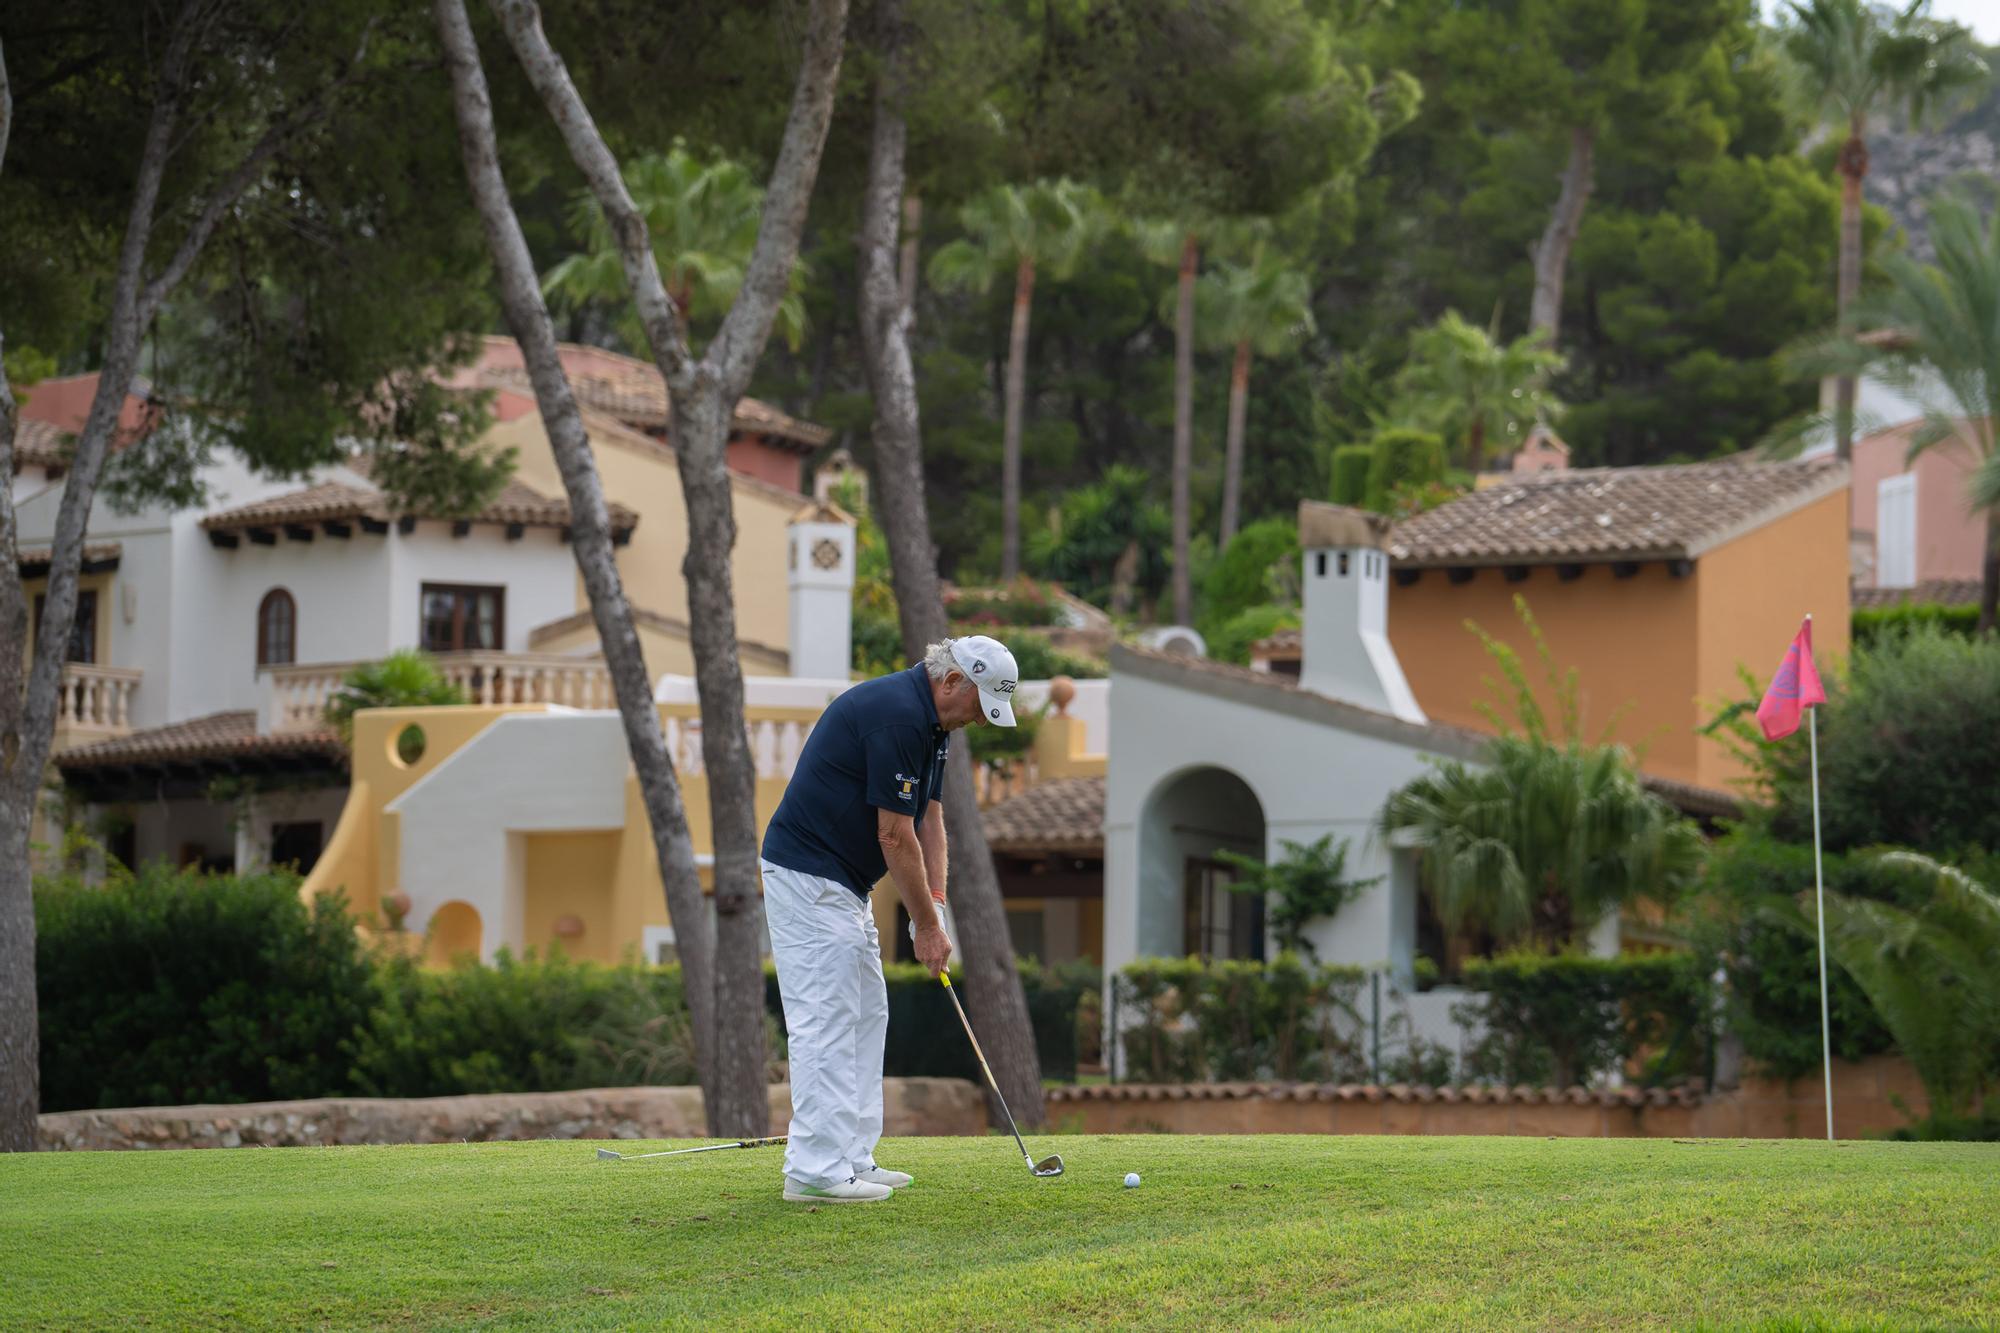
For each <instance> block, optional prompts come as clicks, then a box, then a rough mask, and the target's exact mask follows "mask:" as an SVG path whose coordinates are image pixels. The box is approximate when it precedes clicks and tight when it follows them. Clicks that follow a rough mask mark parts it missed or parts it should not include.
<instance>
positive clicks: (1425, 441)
mask: <svg viewBox="0 0 2000 1333" xmlns="http://www.w3.org/2000/svg"><path fill="white" fill-rule="evenodd" d="M1444 462H1445V459H1444V441H1443V440H1441V439H1439V438H1438V437H1437V436H1436V435H1433V434H1431V432H1429V431H1425V430H1413V429H1411V428H1409V427H1407V426H1392V427H1390V428H1389V429H1387V430H1384V431H1380V432H1378V433H1377V434H1376V436H1375V438H1374V440H1373V441H1372V442H1370V444H1369V458H1368V485H1367V489H1366V490H1365V491H1364V492H1363V496H1362V501H1363V503H1364V504H1366V505H1367V507H1368V508H1370V509H1375V510H1380V511H1383V512H1385V513H1386V512H1387V511H1388V508H1389V503H1390V498H1391V496H1393V495H1394V494H1395V492H1396V491H1397V490H1398V489H1399V488H1403V487H1409V486H1422V485H1424V484H1425V483H1427V482H1434V481H1442V480H1444Z"/></svg>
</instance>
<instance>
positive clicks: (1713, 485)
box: [1389, 458, 1848, 569]
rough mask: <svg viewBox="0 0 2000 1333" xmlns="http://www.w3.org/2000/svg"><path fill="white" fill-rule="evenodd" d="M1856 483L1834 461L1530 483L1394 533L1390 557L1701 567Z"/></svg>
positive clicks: (1563, 476)
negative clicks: (1720, 549)
mask: <svg viewBox="0 0 2000 1333" xmlns="http://www.w3.org/2000/svg"><path fill="white" fill-rule="evenodd" d="M1847 479H1848V473H1847V467H1846V465H1845V464H1843V463H1840V462H1837V461H1835V460H1833V459H1831V458H1814V459H1799V460H1794V461H1790V462H1783V463H1763V462H1752V461H1742V460H1738V459H1730V460H1724V461H1719V462H1709V463H1688V464H1682V465H1678V466H1672V467H1629V468H1579V469H1573V470H1564V471H1555V472H1541V473H1533V474H1526V475H1522V476H1519V477H1514V478H1510V479H1509V480H1507V481H1505V482H1503V483H1502V484H1500V485H1497V486H1491V487H1488V488H1487V489H1485V490H1482V491H1474V492H1473V493H1472V494H1470V495H1465V496H1461V497H1459V498H1458V499H1456V500H1453V501H1451V502H1450V503H1449V504H1444V505H1440V506H1439V507H1438V508H1436V509H1433V510H1431V511H1430V512H1429V513H1425V514H1419V515H1417V516H1416V517H1415V518H1411V519H1408V520H1406V521H1404V522H1402V523H1399V524H1397V525H1396V529H1395V532H1394V534H1393V535H1392V537H1391V539H1390V543H1389V553H1390V556H1391V558H1392V559H1393V560H1394V561H1395V563H1396V564H1397V565H1398V566H1399V567H1402V568H1406V569H1421V568H1425V567H1436V566H1443V565H1481V564H1484V565H1495V564H1537V563H1542V564H1549V563H1559V562H1569V561H1575V562H1588V561H1607V560H1675V559H1694V558H1695V557H1697V556H1699V555H1700V554H1701V553H1702V552H1704V551H1706V550H1709V549H1711V548H1713V547H1715V546H1718V545H1720V544H1721V543H1723V542H1726V541H1729V540H1730V539H1732V538H1734V537H1738V536H1741V535H1742V534H1744V533H1746V532H1750V531H1752V530H1754V529H1756V528H1759V527H1762V526H1763V525H1764V524H1766V523H1769V522H1771V521H1773V520H1774V519H1778V518H1781V517H1783V516H1784V515H1786V514H1788V513H1791V512H1792V511H1793V510H1795V509H1798V508H1800V507H1802V506H1804V505H1806V504H1809V503H1811V502H1812V501H1814V500H1817V499H1820V498H1821V497H1822V496H1825V495H1830V494H1832V493H1833V492H1835V491H1837V490H1839V489H1840V488H1841V487H1842V486H1845V485H1846V484H1847Z"/></svg>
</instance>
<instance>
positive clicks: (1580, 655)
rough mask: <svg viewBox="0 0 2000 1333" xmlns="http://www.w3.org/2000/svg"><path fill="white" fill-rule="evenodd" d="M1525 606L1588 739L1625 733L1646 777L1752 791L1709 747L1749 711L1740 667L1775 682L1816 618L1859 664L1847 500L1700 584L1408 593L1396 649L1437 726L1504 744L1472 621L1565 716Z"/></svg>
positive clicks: (1501, 586)
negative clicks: (1742, 708)
mask: <svg viewBox="0 0 2000 1333" xmlns="http://www.w3.org/2000/svg"><path fill="white" fill-rule="evenodd" d="M1516 594H1519V595H1521V596H1523V597H1525V598H1526V599H1527V602H1528V608H1529V610H1531V611H1532V612H1533V613H1534V615H1535V618H1536V620H1537V621H1538V622H1539V623H1540V625H1541V627H1542V632H1543V634H1544V636H1545V637H1546V639H1547V641H1548V644H1549V648H1550V650H1551V652H1552V653H1553V655H1554V657H1555V661H1556V664H1557V665H1558V667H1561V668H1564V669H1567V668H1569V667H1575V668H1576V671H1577V676H1578V681H1579V684H1580V691H1579V693H1580V697H1581V700H1582V705H1583V707H1582V712H1583V731H1584V735H1585V737H1586V738H1588V739H1596V738H1597V737H1598V736H1599V735H1600V734H1601V733H1602V732H1603V731H1604V730H1605V728H1606V727H1607V726H1609V725H1611V724H1612V723H1613V722H1614V720H1615V721H1616V726H1615V728H1614V729H1613V731H1612V734H1613V736H1615V738H1616V739H1618V740H1619V741H1621V742H1623V743H1625V744H1627V745H1630V746H1632V747H1633V748H1634V749H1635V750H1641V751H1642V752H1643V758H1644V767H1645V769H1646V771H1648V772H1650V773H1654V774H1656V775H1658V776H1660V777H1665V778H1671V779H1674V780H1676V781H1681V782H1691V783H1696V784H1698V785H1701V786H1705V787H1723V786H1726V785H1727V784H1728V783H1729V782H1730V781H1731V780H1732V779H1734V778H1736V777H1739V776H1741V772H1742V770H1741V765H1740V764H1738V762H1737V761H1736V759H1735V757H1734V756H1733V755H1732V754H1730V753H1729V750H1728V748H1727V747H1726V746H1725V745H1724V744H1723V743H1722V742H1721V741H1719V740H1715V739H1709V738H1704V737H1701V736H1698V735H1697V734H1696V732H1697V728H1699V727H1700V726H1702V725H1705V724H1706V723H1707V721H1708V720H1709V718H1710V717H1712V716H1713V707H1712V705H1713V704H1714V703H1716V702H1718V701H1721V700H1725V699H1734V698H1737V697H1739V696H1740V694H1741V687H1740V686H1739V685H1738V684H1737V680H1736V668H1737V665H1738V664H1739V663H1741V664H1743V665H1746V666H1748V667H1750V668H1751V669H1752V670H1753V671H1755V672H1756V673H1757V675H1758V677H1759V679H1760V680H1766V679H1768V678H1769V676H1770V673H1771V672H1772V671H1773V670H1775V669H1776V667H1777V664H1778V660H1779V659H1780V658H1781V657H1782V656H1783V655H1784V651H1785V644H1786V643H1787V642H1788V641H1789V640H1790V638H1791V636H1792V634H1793V633H1794V632H1795V631H1796V630H1797V628H1798V624H1799V621H1800V619H1801V618H1802V617H1803V616H1804V615H1805V614H1806V613H1808V612H1811V613H1813V615H1814V617H1815V629H1814V634H1815V646H1816V647H1817V648H1818V650H1819V652H1820V654H1821V655H1822V656H1823V657H1825V658H1841V657H1845V656H1846V654H1847V649H1848V610H1847V608H1848V590H1847V492H1846V491H1845V490H1844V489H1843V490H1840V491H1837V492H1835V493H1833V494H1831V495H1828V496H1825V497H1823V498H1822V499H1819V500H1817V501H1814V502H1813V503H1812V504H1810V505H1807V506H1804V507H1802V508H1801V509H1799V510H1797V511H1795V512H1794V513H1792V514H1789V515H1787V516H1785V517H1784V518H1781V519H1778V520H1775V521H1774V522H1771V523H1768V524H1766V525H1764V526H1763V527H1761V528H1758V529H1757V530H1756V531H1754V532H1751V533H1749V534H1747V535H1745V536H1743V537H1739V538H1736V539H1735V540H1733V541H1730V542H1727V543H1725V544H1723V545H1722V546H1719V547H1717V548H1715V549H1713V550H1710V551H1708V552H1706V553H1704V554H1703V555H1702V556H1701V558H1700V559H1699V560H1697V561H1696V562H1695V567H1694V571H1693V573H1692V574H1690V575H1688V576H1687V577H1684V578H1675V577H1673V575H1672V574H1670V573H1669V572H1668V570H1667V568H1666V567H1665V566H1664V565H1663V564H1660V563H1658V562H1652V563H1648V564H1646V565H1643V566H1641V568H1640V570H1639V572H1638V573H1637V574H1636V575H1635V576H1634V577H1632V578H1629V579H1620V578H1617V577H1616V576H1615V575H1614V574H1613V572H1612V569H1611V567H1610V566H1608V565H1588V566H1585V567H1584V571H1583V574H1582V576H1581V577H1580V578H1577V579H1575V580H1573V581H1571V582H1563V581H1561V579H1559V577H1558V576H1557V573H1556V570H1555V569H1554V567H1552V566H1537V567H1533V568H1531V569H1530V572H1529V575H1528V577H1527V578H1526V579H1525V580H1523V581H1522V582H1519V583H1509V582H1507V581H1506V578H1505V576H1504V575H1503V574H1502V572H1501V571H1500V570H1499V569H1481V570H1479V571H1478V572H1477V573H1476V574H1475V575H1474V576H1473V578H1472V579H1471V581H1470V582H1467V583H1462V584H1453V583H1452V582H1451V581H1450V580H1449V579H1448V578H1447V577H1446V576H1445V573H1444V571H1443V570H1438V569H1432V570H1426V571H1424V573H1423V575H1422V577H1421V578H1420V579H1419V580H1418V581H1417V582H1416V583H1415V584H1411V585H1408V586H1405V585H1402V584H1395V585H1393V586H1392V587H1391V589H1390V594H1389V639H1390V642H1391V643H1392V644H1393V645H1394V647H1395V649H1396V655H1397V657H1398V658H1399V659H1400V660H1401V662H1402V665H1403V672H1404V674H1405V676H1407V677H1408V679H1409V682H1410V688H1411V689H1412V690H1413V691H1414V692H1415V694H1416V696H1417V702H1418V703H1419V704H1420V705H1422V707H1423V709H1424V711H1425V712H1426V713H1428V714H1429V715H1430V716H1431V717H1432V718H1433V719H1434V720H1436V721H1439V722H1449V723H1454V724H1457V725H1460V726H1468V727H1474V728H1478V729H1480V730H1488V729H1490V724H1489V723H1488V722H1487V721H1486V719H1485V718H1484V717H1483V716H1481V714H1480V713H1479V711H1478V708H1477V705H1478V704H1479V703H1480V702H1481V701H1490V700H1492V699H1493V698H1494V697H1495V696H1494V693H1493V691H1491V690H1490V689H1488V688H1487V686H1486V684H1485V683H1484V682H1485V681H1486V680H1488V679H1497V678H1498V672H1497V671H1496V669H1495V667H1494V664H1493V661H1492V659H1491V658H1490V657H1488V656H1487V654H1486V653H1485V651H1484V650H1483V649H1482V648H1481V646H1480V643H1479V640H1478V639H1477V638H1476V637H1474V636H1473V635H1472V634H1471V633H1470V632H1468V631H1467V630H1466V628H1465V622H1466V621H1467V620H1471V621H1473V622H1475V623H1477V624H1478V625H1479V626H1480V627H1481V628H1482V629H1484V630H1486V631H1487V632H1488V633H1489V634H1492V635H1493V636H1494V637H1495V638H1497V639H1499V640H1501V641H1502V642H1504V643H1507V644H1509V645H1510V646H1512V647H1513V648H1514V649H1515V651H1516V652H1519V653H1520V654H1521V655H1522V657H1523V659H1524V660H1525V661H1526V663H1527V665H1528V675H1529V679H1530V680H1531V681H1532V682H1533V683H1534V685H1535V686H1536V695H1537V697H1538V698H1540V699H1541V700H1542V702H1543V706H1544V707H1545V708H1548V707H1552V704H1553V698H1552V691H1550V690H1549V689H1548V688H1547V686H1546V683H1545V679H1544V673H1543V672H1542V671H1541V669H1540V668H1539V666H1538V665H1537V663H1536V662H1535V659H1534V656H1533V652H1534V649H1533V645H1532V642H1531V641H1530V640H1529V638H1528V635H1527V633H1526V631H1525V630H1524V629H1523V628H1522V627H1521V623H1520V621H1519V620H1518V619H1517V617H1516V616H1515V613H1514V608H1513V599H1514V597H1515V595H1516ZM1506 697H1507V698H1508V700H1509V703H1508V707H1507V708H1505V709H1503V713H1504V714H1505V715H1507V716H1510V717H1511V697H1512V696H1511V693H1509V694H1508V695H1507V696H1506ZM1621 710H1622V712H1621Z"/></svg>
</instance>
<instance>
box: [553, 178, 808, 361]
mask: <svg viewBox="0 0 2000 1333" xmlns="http://www.w3.org/2000/svg"><path fill="white" fill-rule="evenodd" d="M624 175H625V188H626V189H627V190H629V191H630V192H631V194H632V200H633V202H634V203H635V204H637V205H638V207H639V211H640V213H642V214H643V215H644V216H645V219H646V227H647V230H648V232H649V233H650V234H651V236H652V239H653V255H654V258H655V259H656V260H657V261H658V262H659V266H660V279H661V281H662V282H663V283H664V284H665V286H666V289H667V295H668V296H669V297H670V298H672V300H673V303H674V305H675V306H676V307H677V308H678V309H679V311H680V315H681V319H682V321H683V322H684V323H689V324H692V323H707V322H709V321H712V320H717V319H720V318H721V317H722V316H723V314H725V313H726V312H727V311H728V309H729V307H730V304H731V302H733V301H735V299H736V293H737V291H738V289H739V288H741V287H742V286H743V272H744V268H745V266H746V265H747V264H748V263H749V262H750V253H751V251H753V250H754V249H756V246H757V227H758V224H759V222H760V221H761V220H762V217H763V209H764V191H763V188H762V187H761V186H759V185H758V184H757V182H756V179H755V178H754V177H753V176H751V174H750V173H749V172H748V171H746V170H745V169H744V168H743V167H742V166H741V165H740V164H738V163H736V162H732V161H730V160H729V159H727V158H720V159H717V160H715V161H712V162H705V161H703V160H702V159H700V158H698V157H696V156H695V155H694V154H692V153H690V152H688V150H687V148H686V147H685V146H684V145H682V144H681V143H679V142H676V143H675V144H674V147H673V149H672V150H671V151H669V152H667V153H665V154H664V155H663V154H659V153H653V154H650V155H648V156H646V157H641V158H635V159H634V160H632V161H631V162H629V163H627V164H626V167H625V172H624ZM569 225H570V230H571V232H572V233H573V234H574V235H575V236H576V237H577V238H578V239H580V240H581V241H582V242H583V246H584V248H583V249H582V250H581V251H579V252H577V253H575V254H572V255H569V256H568V257H566V258H565V259H563V260H562V261H561V262H560V263H558V264H557V265H556V266H555V267H554V268H552V269H550V270H549V271H548V272H547V273H546V274H544V275H543V276H542V292H543V295H545V296H548V297H550V298H551V299H553V300H556V301H558V302H561V303H563V304H564V305H566V306H568V307H569V308H572V309H574V308H577V307H581V306H589V305H602V306H608V307H612V308H615V309H618V310H621V311H624V312H625V313H624V314H623V315H622V316H621V323H620V326H619V329H620V333H621V336H623V337H624V338H625V341H626V344H627V346H628V347H631V348H635V349H636V348H643V347H645V346H646V336H645V333H644V331H643V330H641V329H640V328H639V326H638V323H637V319H636V316H635V315H634V314H633V313H632V312H631V309H630V307H631V301H630V295H629V289H628V288H627V286H626V283H625V270H624V267H623V265H622V262H621V261H620V259H619V254H618V243H617V241H616V239H615V238H614V237H613V236H612V235H611V228H610V227H609V226H608V225H607V224H606V222H605V220H604V210H603V209H602V208H600V207H598V204H597V200H596V199H595V198H594V197H592V195H591V194H590V192H589V191H584V192H583V193H580V194H578V195H577V197H576V199H575V201H574V202H573V203H572V204H571V205H570V211H569ZM803 276H804V269H803V267H801V266H798V265H794V266H793V269H792V285H791V290H790V291H789V292H787V294H786V296H785V299H784V301H783V302H781V303H780V304H779V306H778V319H777V323H776V326H775V327H776V330H777V332H778V333H779V334H780V335H781V336H783V338H784V339H785V341H786V342H787V343H788V344H789V345H790V346H791V347H792V348H793V350H797V348H798V345H799V339H800V338H801V337H802V336H803V335H804V333H805V326H806V312H805V301H804V298H803V297H802V296H801V294H800V284H801V281H802V279H803Z"/></svg>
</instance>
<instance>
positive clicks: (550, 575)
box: [357, 522, 579, 652]
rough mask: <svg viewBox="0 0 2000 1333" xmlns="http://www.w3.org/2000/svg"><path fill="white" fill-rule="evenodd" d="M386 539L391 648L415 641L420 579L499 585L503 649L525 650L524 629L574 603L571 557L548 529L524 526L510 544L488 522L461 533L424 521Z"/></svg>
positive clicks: (568, 609)
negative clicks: (503, 594)
mask: <svg viewBox="0 0 2000 1333" xmlns="http://www.w3.org/2000/svg"><path fill="white" fill-rule="evenodd" d="M357 539H358V538H357ZM387 540H388V541H389V542H390V543H391V544H392V549H393V551H394V562H395V563H394V565H393V568H392V571H391V574H390V582H389V642H388V647H390V648H413V647H415V646H416V643H417V633H418V629H419V621H420V617H421V614H422V612H421V607H422V602H423V585H424V584H426V583H469V584H486V585H504V586H505V587H506V589H507V623H506V625H505V627H504V628H505V633H506V641H505V648H506V650H507V651H508V652H526V651H527V650H528V632H529V631H530V630H532V629H534V628H535V627H536V626H537V625H545V624H547V623H548V622H549V621H551V620H560V619H562V618H563V617H564V616H567V615H571V614H573V613H574V612H575V611H576V610H577V609H578V606H579V603H578V601H577V590H576V559H575V557H574V556H572V555H571V554H570V549H569V547H567V546H565V545H564V544H563V542H562V539H561V534H560V533H559V532H558V531H557V530H556V529H554V528H529V529H528V530H527V531H526V532H525V533H524V534H522V536H521V539H520V540H519V541H512V542H510V541H508V540H507V537H506V533H505V531H504V530H503V529H501V528H500V527H498V526H496V525H494V524H490V523H475V524H473V526H472V530H471V531H470V532H468V533H467V534H466V535H465V536H463V537H454V536H452V535H451V525H450V524H448V523H438V522H422V523H419V524H417V527H416V531H414V532H412V533H410V534H409V535H408V536H404V535H402V534H401V533H398V532H395V531H393V530H392V531H391V532H390V534H389V537H388V539H387Z"/></svg>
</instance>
